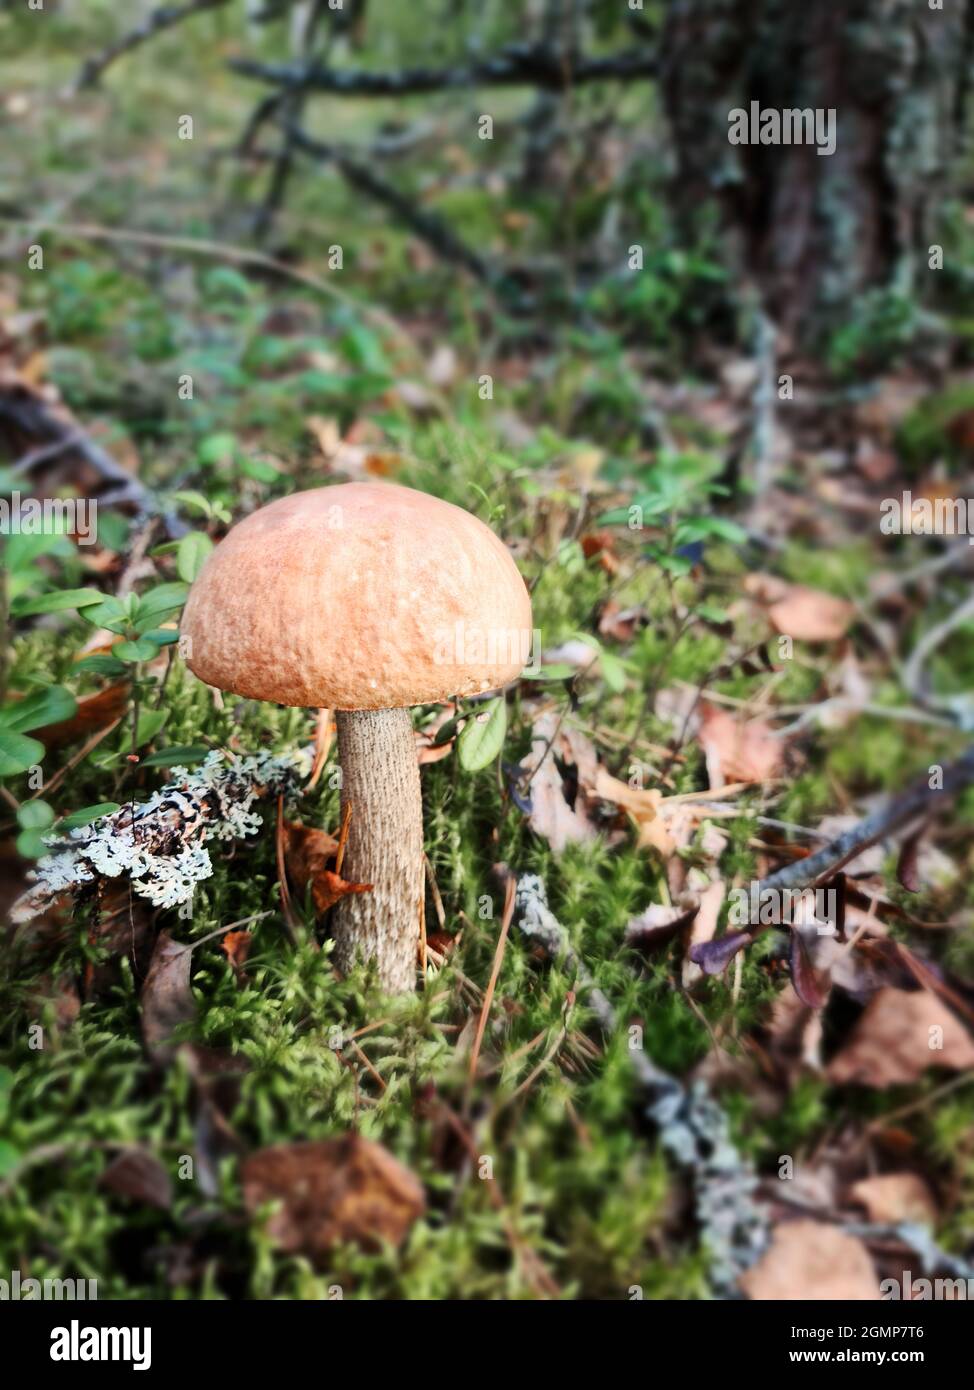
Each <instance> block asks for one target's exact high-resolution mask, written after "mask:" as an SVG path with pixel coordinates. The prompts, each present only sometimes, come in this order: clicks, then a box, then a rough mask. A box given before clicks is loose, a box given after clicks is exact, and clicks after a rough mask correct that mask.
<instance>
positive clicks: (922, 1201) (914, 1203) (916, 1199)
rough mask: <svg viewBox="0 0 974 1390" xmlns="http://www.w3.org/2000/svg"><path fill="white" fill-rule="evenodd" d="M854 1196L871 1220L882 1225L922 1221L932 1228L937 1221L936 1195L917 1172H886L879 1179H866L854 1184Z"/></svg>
mask: <svg viewBox="0 0 974 1390" xmlns="http://www.w3.org/2000/svg"><path fill="white" fill-rule="evenodd" d="M851 1196H852V1198H853V1200H854V1201H856V1202H858V1203H859V1205H860V1206H863V1207H865V1208H866V1214H867V1215H868V1217H869V1220H870V1221H876V1222H878V1223H880V1224H882V1225H890V1226H899V1225H900V1224H901V1223H902V1222H919V1223H920V1224H921V1225H928V1226H932V1225H934V1223H935V1222H936V1220H937V1205H936V1203H935V1202H934V1200H933V1194H932V1192H931V1191H930V1189H929V1187H928V1186H927V1184H926V1183H925V1182H924V1181H923V1179H922V1178H921V1177H919V1176H918V1175H917V1174H916V1173H883V1174H881V1175H879V1176H878V1177H875V1178H862V1179H861V1181H859V1182H857V1183H854V1184H853V1186H852V1189H851Z"/></svg>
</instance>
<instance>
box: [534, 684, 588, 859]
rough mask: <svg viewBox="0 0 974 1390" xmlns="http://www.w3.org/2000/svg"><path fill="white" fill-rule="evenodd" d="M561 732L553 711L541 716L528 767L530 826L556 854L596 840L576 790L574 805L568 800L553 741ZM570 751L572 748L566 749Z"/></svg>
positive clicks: (536, 728) (536, 727)
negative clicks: (576, 844)
mask: <svg viewBox="0 0 974 1390" xmlns="http://www.w3.org/2000/svg"><path fill="white" fill-rule="evenodd" d="M557 733H558V718H557V715H555V714H554V713H553V712H551V711H549V712H548V713H545V714H542V715H541V716H540V717H539V718H538V719H537V720H536V721H535V723H534V727H533V729H532V731H531V752H530V754H529V756H528V760H527V766H528V768H529V770H530V771H529V775H530V778H531V781H530V785H529V786H528V796H529V797H530V798H531V811H530V813H529V815H528V824H529V825H530V827H531V829H532V830H533V831H534V833H535V834H536V835H540V836H541V837H542V838H543V839H545V840H547V841H548V843H549V845H550V846H551V848H552V849H553V850H554V851H555V853H556V854H561V852H562V851H563V850H564V848H565V846H566V845H568V844H573V843H583V842H585V841H588V840H594V839H595V834H596V832H595V826H594V825H593V823H592V821H591V819H590V817H589V815H588V813H587V810H586V807H585V803H584V797H583V796H582V795H581V794H580V792H579V791H578V789H576V796H575V804H574V806H572V805H571V804H570V802H569V799H568V791H567V789H566V787H565V783H564V780H563V779H562V775H561V773H560V772H559V770H558V764H557V763H556V761H555V748H554V741H555V738H556V735H557ZM565 751H566V752H570V749H566V750H565Z"/></svg>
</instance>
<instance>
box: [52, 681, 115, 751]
mask: <svg viewBox="0 0 974 1390" xmlns="http://www.w3.org/2000/svg"><path fill="white" fill-rule="evenodd" d="M128 705H129V686H128V682H127V681H121V682H119V683H118V684H117V685H109V686H106V687H105V689H104V690H97V691H95V693H94V694H93V695H82V696H80V698H79V699H78V708H77V709H76V710H75V712H74V714H73V715H72V716H71V718H70V719H62V720H61V722H60V723H59V724H48V726H47V728H45V729H38V730H37V737H38V738H39V739H40V740H41V742H42V743H43V744H44V747H45V748H47V749H53V748H61V747H63V746H64V745H65V744H68V743H78V742H79V741H80V740H81V739H83V738H86V737H87V736H88V735H89V734H93V733H97V731H98V730H99V729H105V728H107V727H108V725H109V724H111V723H113V721H114V720H116V719H121V717H122V715H124V714H125V712H126V710H127V709H128Z"/></svg>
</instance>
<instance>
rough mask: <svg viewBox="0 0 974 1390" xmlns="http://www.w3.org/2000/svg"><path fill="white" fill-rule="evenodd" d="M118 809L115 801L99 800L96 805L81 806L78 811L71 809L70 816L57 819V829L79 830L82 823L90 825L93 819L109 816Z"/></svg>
mask: <svg viewBox="0 0 974 1390" xmlns="http://www.w3.org/2000/svg"><path fill="white" fill-rule="evenodd" d="M118 809H119V805H118V802H117V801H101V802H99V803H98V805H97V806H82V808H81V810H80V811H72V812H71V814H70V816H65V817H64V819H63V820H62V821H58V827H57V828H58V830H80V829H81V827H82V826H83V825H90V824H91V822H92V821H93V820H100V819H101V817H102V816H110V815H112V814H113V813H114V812H115V811H117V810H118Z"/></svg>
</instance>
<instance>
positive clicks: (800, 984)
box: [788, 927, 829, 1009]
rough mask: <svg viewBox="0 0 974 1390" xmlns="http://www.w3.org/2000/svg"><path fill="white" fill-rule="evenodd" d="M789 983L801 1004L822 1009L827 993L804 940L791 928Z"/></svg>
mask: <svg viewBox="0 0 974 1390" xmlns="http://www.w3.org/2000/svg"><path fill="white" fill-rule="evenodd" d="M788 956H789V967H790V972H791V983H792V985H793V986H794V988H795V993H796V994H797V995H798V998H799V999H800V1000H801V1001H802V1003H803V1004H806V1005H807V1006H808V1007H809V1008H810V1009H824V1008H825V1004H826V1001H827V1000H828V997H829V993H828V987H827V986H823V985H822V983H821V982H820V980H819V978H818V976H817V975H816V973H815V968H814V966H813V965H812V959H811V956H810V955H809V953H808V947H807V945H806V944H805V938H804V936H803V935H802V933H801V931H799V929H798V928H797V927H792V930H791V932H790V934H789V941H788Z"/></svg>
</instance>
